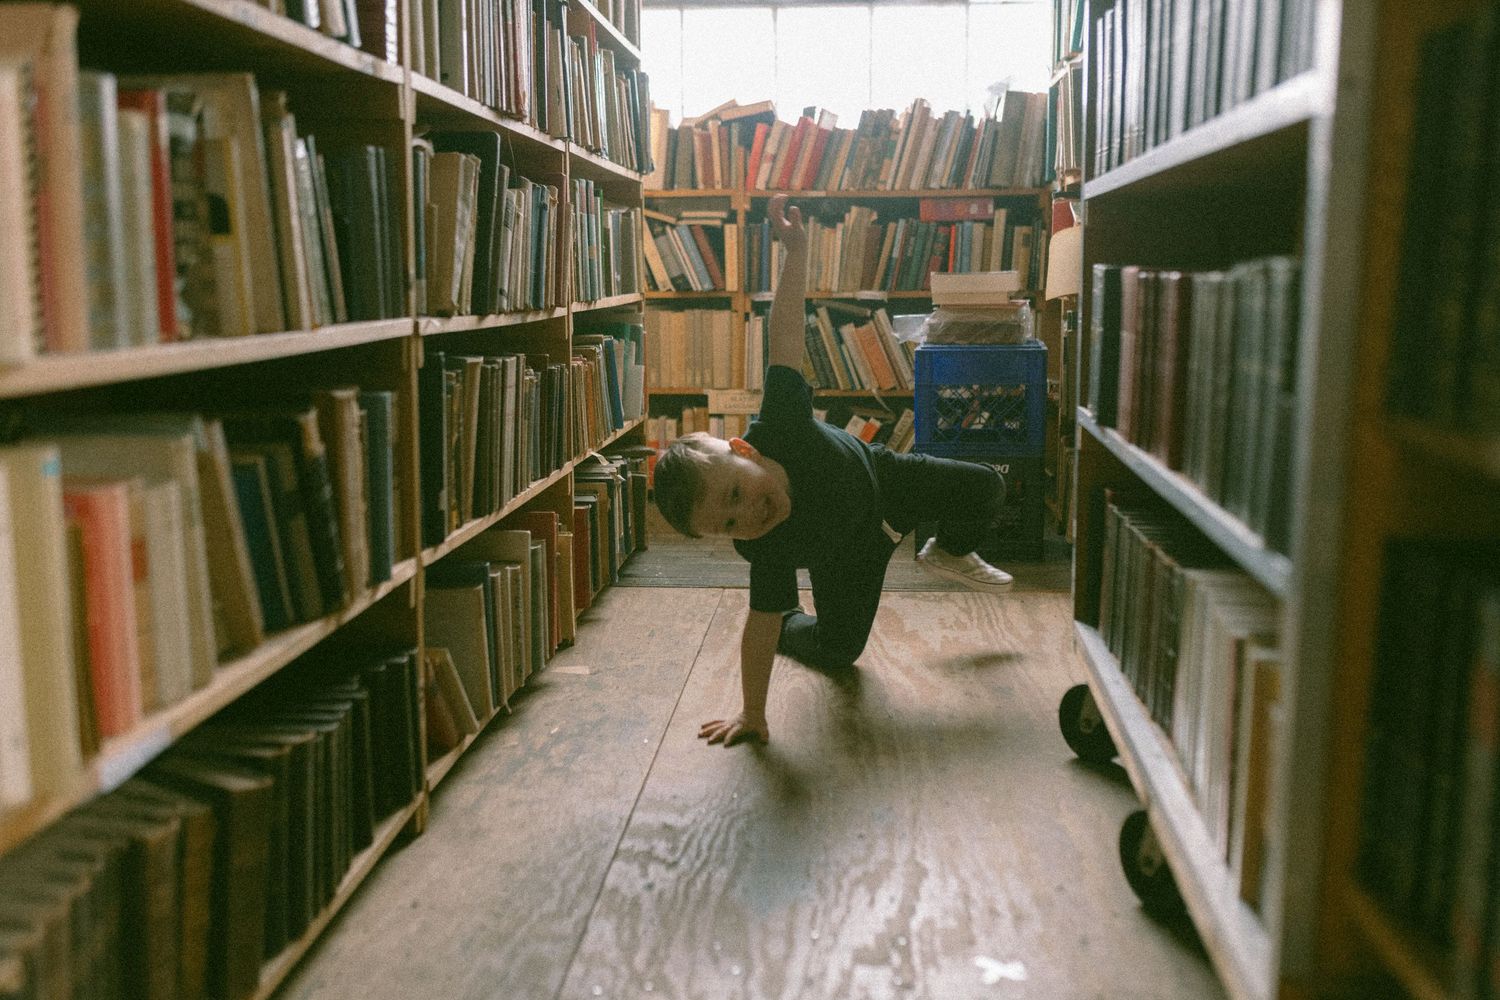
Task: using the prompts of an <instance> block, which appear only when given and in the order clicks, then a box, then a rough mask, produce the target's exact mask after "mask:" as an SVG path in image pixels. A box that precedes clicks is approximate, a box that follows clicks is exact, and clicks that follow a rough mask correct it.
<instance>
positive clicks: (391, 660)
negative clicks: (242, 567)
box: [0, 650, 423, 1000]
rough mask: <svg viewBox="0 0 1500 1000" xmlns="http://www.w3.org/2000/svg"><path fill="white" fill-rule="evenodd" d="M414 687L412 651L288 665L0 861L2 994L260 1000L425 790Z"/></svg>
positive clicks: (415, 674) (145, 999) (416, 674)
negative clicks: (277, 970) (293, 949)
mask: <svg viewBox="0 0 1500 1000" xmlns="http://www.w3.org/2000/svg"><path fill="white" fill-rule="evenodd" d="M354 664H361V665H359V666H353V665H354ZM351 666H353V669H351ZM418 682H419V672H418V665H417V654H416V651H415V650H407V651H401V652H396V653H393V654H391V655H381V654H372V653H370V652H367V651H361V652H356V653H351V654H346V655H345V656H343V657H341V658H339V659H338V660H336V661H335V660H331V659H330V660H323V661H321V662H309V663H299V664H298V665H297V667H296V668H295V669H294V670H292V671H288V673H287V674H286V675H283V677H281V678H278V683H275V684H273V685H271V686H270V687H269V688H268V689H263V690H262V691H259V692H257V693H256V694H255V695H253V696H251V698H249V699H247V700H246V701H245V702H242V703H241V704H240V705H237V706H236V707H235V708H234V709H233V710H231V711H230V712H228V713H226V714H224V715H222V716H220V717H219V718H216V719H215V720H214V721H212V722H210V723H208V724H207V725H205V726H203V727H201V728H199V729H198V730H196V731H194V732H193V733H191V734H189V735H188V736H187V737H186V738H185V739H184V740H183V741H182V743H181V744H180V745H179V746H178V747H177V748H174V749H173V750H172V751H171V752H169V753H168V754H167V755H165V756H163V757H161V758H160V759H158V760H157V761H155V762H154V763H152V764H151V765H150V766H149V767H148V768H147V769H146V770H145V771H144V772H142V773H141V774H140V775H138V776H136V777H135V778H132V779H131V780H129V781H127V782H126V783H125V784H124V785H123V786H121V787H120V788H119V789H117V790H116V791H114V792H112V793H110V794H109V795H106V796H104V797H102V798H99V799H96V800H94V801H93V802H90V803H89V804H88V805H87V806H85V807H84V808H82V809H79V810H77V811H76V812H73V813H71V814H69V815H68V816H67V817H65V818H64V819H63V820H61V821H60V822H59V823H57V824H55V825H54V826H52V827H50V828H48V829H47V830H46V831H45V832H44V833H42V834H41V835H39V836H37V837H35V838H33V839H32V840H30V841H28V842H27V843H26V844H24V845H23V846H22V847H20V848H19V849H17V850H15V851H13V852H11V853H10V854H9V855H7V856H6V857H5V858H4V859H0V885H3V886H4V892H0V923H3V926H4V931H3V933H0V965H3V967H4V968H5V970H6V981H5V982H6V992H7V995H10V996H17V997H42V996H97V997H139V998H142V1000H168V998H173V997H204V996H214V997H223V998H225V1000H243V998H246V997H249V996H252V995H254V994H255V992H256V991H257V989H258V988H259V986H260V978H261V970H262V967H263V964H264V963H265V962H266V961H268V960H269V959H272V958H274V957H275V956H277V955H278V954H280V953H281V951H282V950H283V949H284V948H285V947H286V945H287V944H288V943H289V942H293V941H296V940H297V939H298V938H299V937H301V936H302V934H303V933H304V932H305V931H306V930H307V928H308V927H309V926H311V925H312V924H313V923H314V922H315V921H316V920H317V918H318V917H319V915H320V914H321V913H322V912H323V911H324V910H325V909H326V908H327V907H328V905H329V904H330V903H331V901H332V900H333V898H334V896H335V894H336V893H337V891H338V889H339V886H340V884H341V882H342V881H343V878H344V876H345V874H346V873H347V872H348V871H349V869H350V867H351V865H352V863H353V861H354V859H355V858H356V857H357V856H358V855H359V853H360V852H361V851H363V850H364V849H366V848H367V847H369V846H370V845H371V844H372V843H373V841H374V836H375V831H376V829H377V828H378V827H379V824H380V823H381V821H382V820H384V819H385V818H386V817H388V816H390V815H391V814H393V813H395V812H396V811H398V810H399V809H401V808H403V807H405V806H406V805H408V804H409V803H411V802H412V801H413V800H414V799H415V797H416V796H417V795H418V794H420V790H421V788H422V785H423V776H422V772H421V746H420V744H419V743H418V740H419V738H420V737H419V733H420V728H421V727H420V719H419V717H418V712H419V705H420V695H419V692H418Z"/></svg>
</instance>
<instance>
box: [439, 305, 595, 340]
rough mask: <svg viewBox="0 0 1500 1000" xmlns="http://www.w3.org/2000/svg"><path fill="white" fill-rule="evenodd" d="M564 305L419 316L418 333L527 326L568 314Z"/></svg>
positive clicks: (459, 331)
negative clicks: (477, 314) (510, 310)
mask: <svg viewBox="0 0 1500 1000" xmlns="http://www.w3.org/2000/svg"><path fill="white" fill-rule="evenodd" d="M567 314H568V310H567V309H566V308H564V307H558V308H556V309H532V310H527V311H524V312H509V313H496V314H494V315H492V316H420V317H418V318H417V333H418V335H420V336H423V337H433V336H437V335H438V334H442V333H468V332H470V331H473V330H492V329H496V328H499V327H505V326H526V325H528V324H531V323H542V322H545V321H547V320H555V319H562V318H563V317H565V316H567Z"/></svg>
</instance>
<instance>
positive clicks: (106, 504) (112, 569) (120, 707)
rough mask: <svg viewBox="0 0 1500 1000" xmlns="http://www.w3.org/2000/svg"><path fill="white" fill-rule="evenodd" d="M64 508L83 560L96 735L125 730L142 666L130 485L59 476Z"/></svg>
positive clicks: (136, 713)
mask: <svg viewBox="0 0 1500 1000" xmlns="http://www.w3.org/2000/svg"><path fill="white" fill-rule="evenodd" d="M63 510H64V512H65V513H66V514H67V518H68V527H69V529H70V531H75V530H76V532H77V534H78V541H79V550H80V553H81V555H82V560H83V574H82V577H83V578H82V579H81V580H75V581H74V582H73V585H74V586H75V587H78V586H81V587H82V588H83V608H84V620H85V624H86V626H87V635H88V664H89V682H90V688H91V690H92V694H93V703H94V719H95V722H96V723H97V724H98V727H99V735H100V736H104V737H109V736H119V735H120V734H121V733H125V732H129V730H130V729H131V727H132V726H134V725H135V724H136V723H137V722H139V721H140V718H141V665H140V656H139V643H140V639H139V633H138V632H137V630H136V613H135V562H134V559H133V558H132V553H131V538H130V484H129V483H127V482H126V481H124V480H114V481H100V480H87V479H74V478H71V477H66V478H64V480H63Z"/></svg>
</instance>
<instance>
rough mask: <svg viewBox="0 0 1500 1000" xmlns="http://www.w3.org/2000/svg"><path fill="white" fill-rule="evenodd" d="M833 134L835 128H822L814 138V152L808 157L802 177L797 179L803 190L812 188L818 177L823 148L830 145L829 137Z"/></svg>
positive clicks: (799, 188) (798, 186)
mask: <svg viewBox="0 0 1500 1000" xmlns="http://www.w3.org/2000/svg"><path fill="white" fill-rule="evenodd" d="M830 135H833V129H831V128H820V129H818V131H817V133H816V134H815V135H814V136H813V139H812V144H813V145H812V154H811V155H810V156H808V158H807V166H806V168H804V169H803V171H802V177H801V179H799V180H798V181H797V188H798V190H801V191H807V190H810V189H811V188H812V186H813V181H815V180H817V178H818V168H819V167H820V166H822V164H823V150H824V149H825V148H826V147H827V146H828V137H829V136H830Z"/></svg>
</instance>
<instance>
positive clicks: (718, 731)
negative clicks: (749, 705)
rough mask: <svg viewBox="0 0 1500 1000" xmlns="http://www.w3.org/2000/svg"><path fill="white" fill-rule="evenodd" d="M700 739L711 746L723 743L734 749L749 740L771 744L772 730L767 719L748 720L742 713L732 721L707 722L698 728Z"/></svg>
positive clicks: (715, 720)
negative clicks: (767, 723) (767, 724)
mask: <svg viewBox="0 0 1500 1000" xmlns="http://www.w3.org/2000/svg"><path fill="white" fill-rule="evenodd" d="M698 738H699V739H700V740H708V742H709V743H710V744H713V743H723V744H724V745H725V746H726V747H732V746H734V745H735V744H736V743H741V742H744V741H745V740H749V739H755V740H759V741H760V742H761V743H769V742H770V741H771V730H770V729H769V728H767V726H766V720H765V719H748V718H746V717H745V714H744V713H743V712H741V713H740V714H739V715H736V716H735V717H734V718H732V719H714V720H712V721H710V722H705V723H704V724H703V725H701V726H699V727H698Z"/></svg>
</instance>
